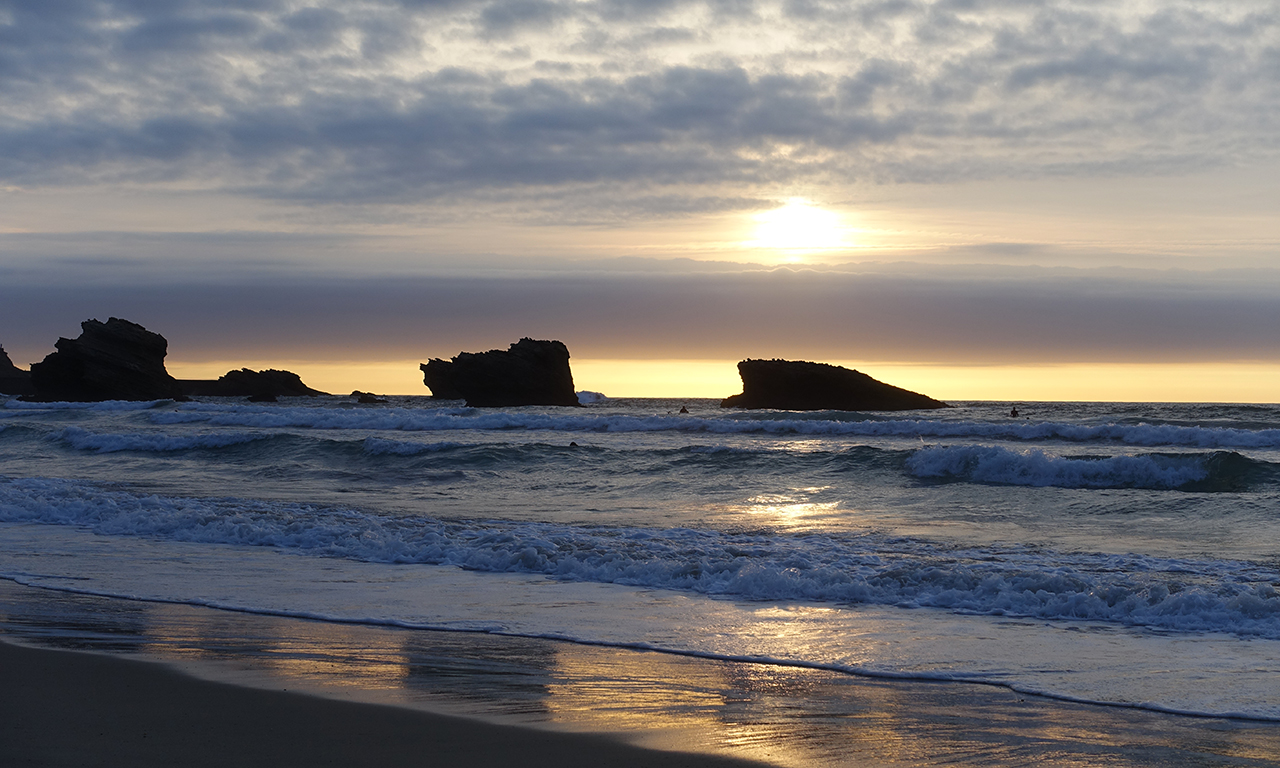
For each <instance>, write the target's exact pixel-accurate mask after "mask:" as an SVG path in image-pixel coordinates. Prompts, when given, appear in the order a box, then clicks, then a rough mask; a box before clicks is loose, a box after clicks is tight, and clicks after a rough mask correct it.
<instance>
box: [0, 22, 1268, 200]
mask: <svg viewBox="0 0 1280 768" xmlns="http://www.w3.org/2000/svg"><path fill="white" fill-rule="evenodd" d="M1277 39H1280V6H1277V4H1276V3H1272V2H1268V3H1229V2H1178V1H1176V0H1175V1H1172V2H1159V3H1146V2H1125V3H1099V2H1091V1H1087V0H1076V1H1074V2H1073V1H1069V0H1043V1H1041V2H1017V3H1014V2H973V1H971V0H938V1H937V2H927V1H925V0H920V1H912V0H875V1H873V2H821V1H820V0H793V1H791V2H786V1H784V2H766V1H765V0H759V1H757V0H707V1H698V2H682V1H681V0H590V1H587V2H578V1H577V0H502V1H499V2H470V1H469V0H453V1H450V0H438V1H434V2H433V1H431V0H416V1H415V0H403V2H391V1H389V0H380V1H379V0H371V1H370V2H365V3H360V4H352V3H339V2H328V1H324V0H322V1H320V2H310V3H299V2H285V1H284V0H224V1H223V2H220V3H199V2H193V1H188V2H182V1H175V2H168V3H152V2H146V0H40V1H39V2H37V1H36V0H6V1H5V2H0V100H3V103H4V104H5V110H4V111H3V113H2V114H0V146H2V147H4V151H3V152H2V153H0V184H4V185H10V186H16V187H24V188H40V187H48V186H58V185H86V184H88V185H92V184H102V183H105V184H118V183H121V182H131V183H144V184H170V185H175V186H179V187H183V188H192V187H194V188H202V189H214V190H226V191H234V192H240V193H247V194H251V195H255V196H260V197H264V198H275V199H287V200H297V201H304V202H318V203H328V202H341V203H369V202H385V201H394V202H407V203H413V202H418V201H428V200H442V199H450V200H452V199H457V198H459V197H461V198H476V199H491V198H492V197H493V196H494V195H498V196H503V195H505V196H514V197H521V196H527V197H539V196H545V195H553V196H554V195H575V198H574V199H575V201H576V202H575V205H581V206H587V207H591V206H600V207H602V208H605V209H607V208H608V206H610V205H616V204H617V201H618V200H620V199H627V198H631V197H652V196H653V195H654V194H656V193H658V192H661V191H662V190H667V192H666V193H664V194H676V195H677V196H686V195H687V196H690V197H703V198H705V197H706V196H707V195H708V190H712V192H713V197H715V198H716V199H722V198H721V197H717V196H719V195H723V190H724V189H726V188H734V189H747V190H757V191H759V190H765V191H768V190H772V189H777V188H782V187H786V186H787V185H794V184H800V183H804V184H826V183H835V184H844V183H850V182H855V181H942V180H961V179H975V178H978V179H985V178H992V177H1039V176H1045V175H1056V174H1076V175H1079V174H1099V173H1101V174H1126V173H1134V172H1168V171H1170V170H1179V169H1182V170H1190V169H1201V168H1208V167H1217V166H1221V165H1224V164H1233V163H1238V162H1241V161H1242V160H1244V159H1246V158H1255V159H1256V158H1257V157H1260V156H1266V157H1273V156H1274V155H1275V152H1276V149H1277V136H1280V98H1277V97H1278V96H1280V46H1277V44H1276V42H1275V41H1276V40H1277ZM744 204H748V203H744Z"/></svg>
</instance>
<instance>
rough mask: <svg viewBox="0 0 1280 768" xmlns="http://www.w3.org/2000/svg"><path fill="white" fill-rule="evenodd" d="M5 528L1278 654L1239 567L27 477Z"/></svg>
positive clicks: (1273, 610) (1268, 578) (4, 513)
mask: <svg viewBox="0 0 1280 768" xmlns="http://www.w3.org/2000/svg"><path fill="white" fill-rule="evenodd" d="M0 521H4V522H39V523H54V524H70V525H77V526H84V527H88V528H89V529H90V530H93V531H95V532H97V533H100V534H105V535H141V536H150V537H161V538H167V539H175V540H180V541H196V542H205V543H218V544H233V545H249V546H270V547H279V548H290V549H296V550H300V551H305V552H308V553H312V554H320V555H325V556H331V557H341V558H349V559H353V560H361V561H366V562H377V563H422V564H442V565H456V566H461V567H464V568H467V569H471V570H478V571H491V572H526V573H536V574H544V575H547V576H552V577H554V578H558V579H567V580H574V581H585V582H603V583H615V584H623V585H630V586H642V587H649V588H660V589H676V590H689V591H693V592H697V593H702V594H709V595H729V596H735V597H739V598H746V599H752V600H764V601H779V600H813V601H826V602H848V603H870V604H880V605H896V606H902V607H934V608H943V609H947V610H950V611H955V612H961V613H977V614H997V615H1012V616H1024V617H1038V618H1045V619H1088V620H1096V621H1104V622H1113V623H1119V624H1123V625H1132V626H1147V627H1158V628H1162V629H1167V630H1179V631H1190V630H1194V631H1221V632H1230V633H1235V634H1239V635H1245V636H1260V637H1266V638H1271V639H1280V595H1277V593H1276V589H1275V587H1274V586H1273V584H1274V583H1277V582H1280V573H1277V572H1276V571H1275V570H1274V569H1269V568H1266V567H1262V566H1257V565H1253V564H1250V563H1246V562H1241V561H1228V560H1203V561H1201V560H1190V559H1171V558H1157V557H1152V556H1143V555H1103V554H1096V555H1091V554H1072V553H1058V552H1052V551H1044V550H1039V549H1036V548H1033V547H1004V548H997V547H990V548H981V549H971V550H955V549H948V548H945V547H940V546H938V545H935V544H931V543H929V542H925V541H920V540H913V539H906V538H890V537H882V536H873V535H861V536H837V535H827V536H822V535H804V536H787V535H782V534H730V533H723V532H717V531H710V530H691V529H651V528H601V527H583V526H573V525H564V524H555V523H520V522H503V521H491V522H483V521H442V520H435V519H431V518H422V517H413V518H403V517H388V516H384V515H374V514H368V513H364V512H361V511H359V510H355V509H341V508H339V509H334V508H319V507H314V506H310V505H304V504H287V503H280V502H264V501H252V500H242V499H234V498H222V499H192V498H175V497H162V496H154V495H153V496H143V495H136V494H132V493H128V492H124V491H118V490H108V489H104V488H101V487H97V486H93V485H90V484H85V483H78V482H72V481H65V480H51V479H31V478H28V479H10V480H0Z"/></svg>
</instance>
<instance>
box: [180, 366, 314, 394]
mask: <svg viewBox="0 0 1280 768" xmlns="http://www.w3.org/2000/svg"><path fill="white" fill-rule="evenodd" d="M181 384H182V391H183V392H184V393H186V394H187V395H190V396H192V397H249V398H257V399H255V400H254V402H256V403H274V402H275V398H277V397H315V396H316V395H325V394H328V393H327V392H321V391H320V390H318V389H312V388H311V387H308V386H307V385H306V384H303V383H302V377H301V376H299V375H298V374H296V373H294V372H292V371H277V370H275V369H273V368H269V369H267V370H265V371H251V370H249V369H248V368H241V369H240V370H238V371H227V372H226V374H224V375H223V376H222V377H220V378H218V379H217V380H212V379H187V380H184V381H182V382H181Z"/></svg>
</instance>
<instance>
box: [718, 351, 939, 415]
mask: <svg viewBox="0 0 1280 768" xmlns="http://www.w3.org/2000/svg"><path fill="white" fill-rule="evenodd" d="M738 373H739V374H740V375H741V376H742V394H740V395H734V396H733V397H729V398H726V399H725V400H724V401H723V402H721V403H720V406H721V407H722V408H776V409H778V410H786V411H910V410H915V409H918V408H949V407H950V406H948V405H947V404H946V403H943V402H939V401H937V400H934V399H933V398H931V397H926V396H924V395H921V394H917V393H915V392H909V391H907V390H905V389H902V388H900V387H895V386H892V385H890V384H885V383H884V382H881V381H876V380H875V379H873V378H871V377H870V376H868V375H867V374H865V373H860V372H858V371H853V370H849V369H848V368H841V367H840V366H838V365H828V364H826V363H806V362H799V361H791V360H743V361H742V362H740V363H738Z"/></svg>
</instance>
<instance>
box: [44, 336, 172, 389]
mask: <svg viewBox="0 0 1280 768" xmlns="http://www.w3.org/2000/svg"><path fill="white" fill-rule="evenodd" d="M80 328H81V331H82V332H81V334H80V336H79V337H78V338H76V339H58V343H57V344H55V345H54V346H55V347H56V348H57V350H58V351H57V352H54V353H52V354H50V355H48V356H47V357H45V359H44V361H43V362H39V363H36V364H34V365H32V366H31V385H32V387H33V388H34V390H35V394H34V395H32V396H30V398H29V399H32V400H41V401H46V402H47V401H57V400H70V401H96V400H165V399H170V400H185V399H186V398H185V397H184V396H183V394H182V388H181V387H180V386H179V385H178V380H177V379H175V378H173V377H172V376H170V375H169V372H168V371H166V370H165V368H164V356H165V354H166V353H167V352H168V348H169V342H168V341H166V340H165V338H164V337H163V336H161V335H160V334H158V333H152V332H151V331H148V330H147V329H146V328H143V327H142V326H141V325H138V324H137V323H131V322H129V321H128V320H120V319H118V318H114V317H113V318H111V319H109V320H107V322H105V323H100V322H98V321H97V320H86V321H84V322H83V323H81V324H80Z"/></svg>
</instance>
